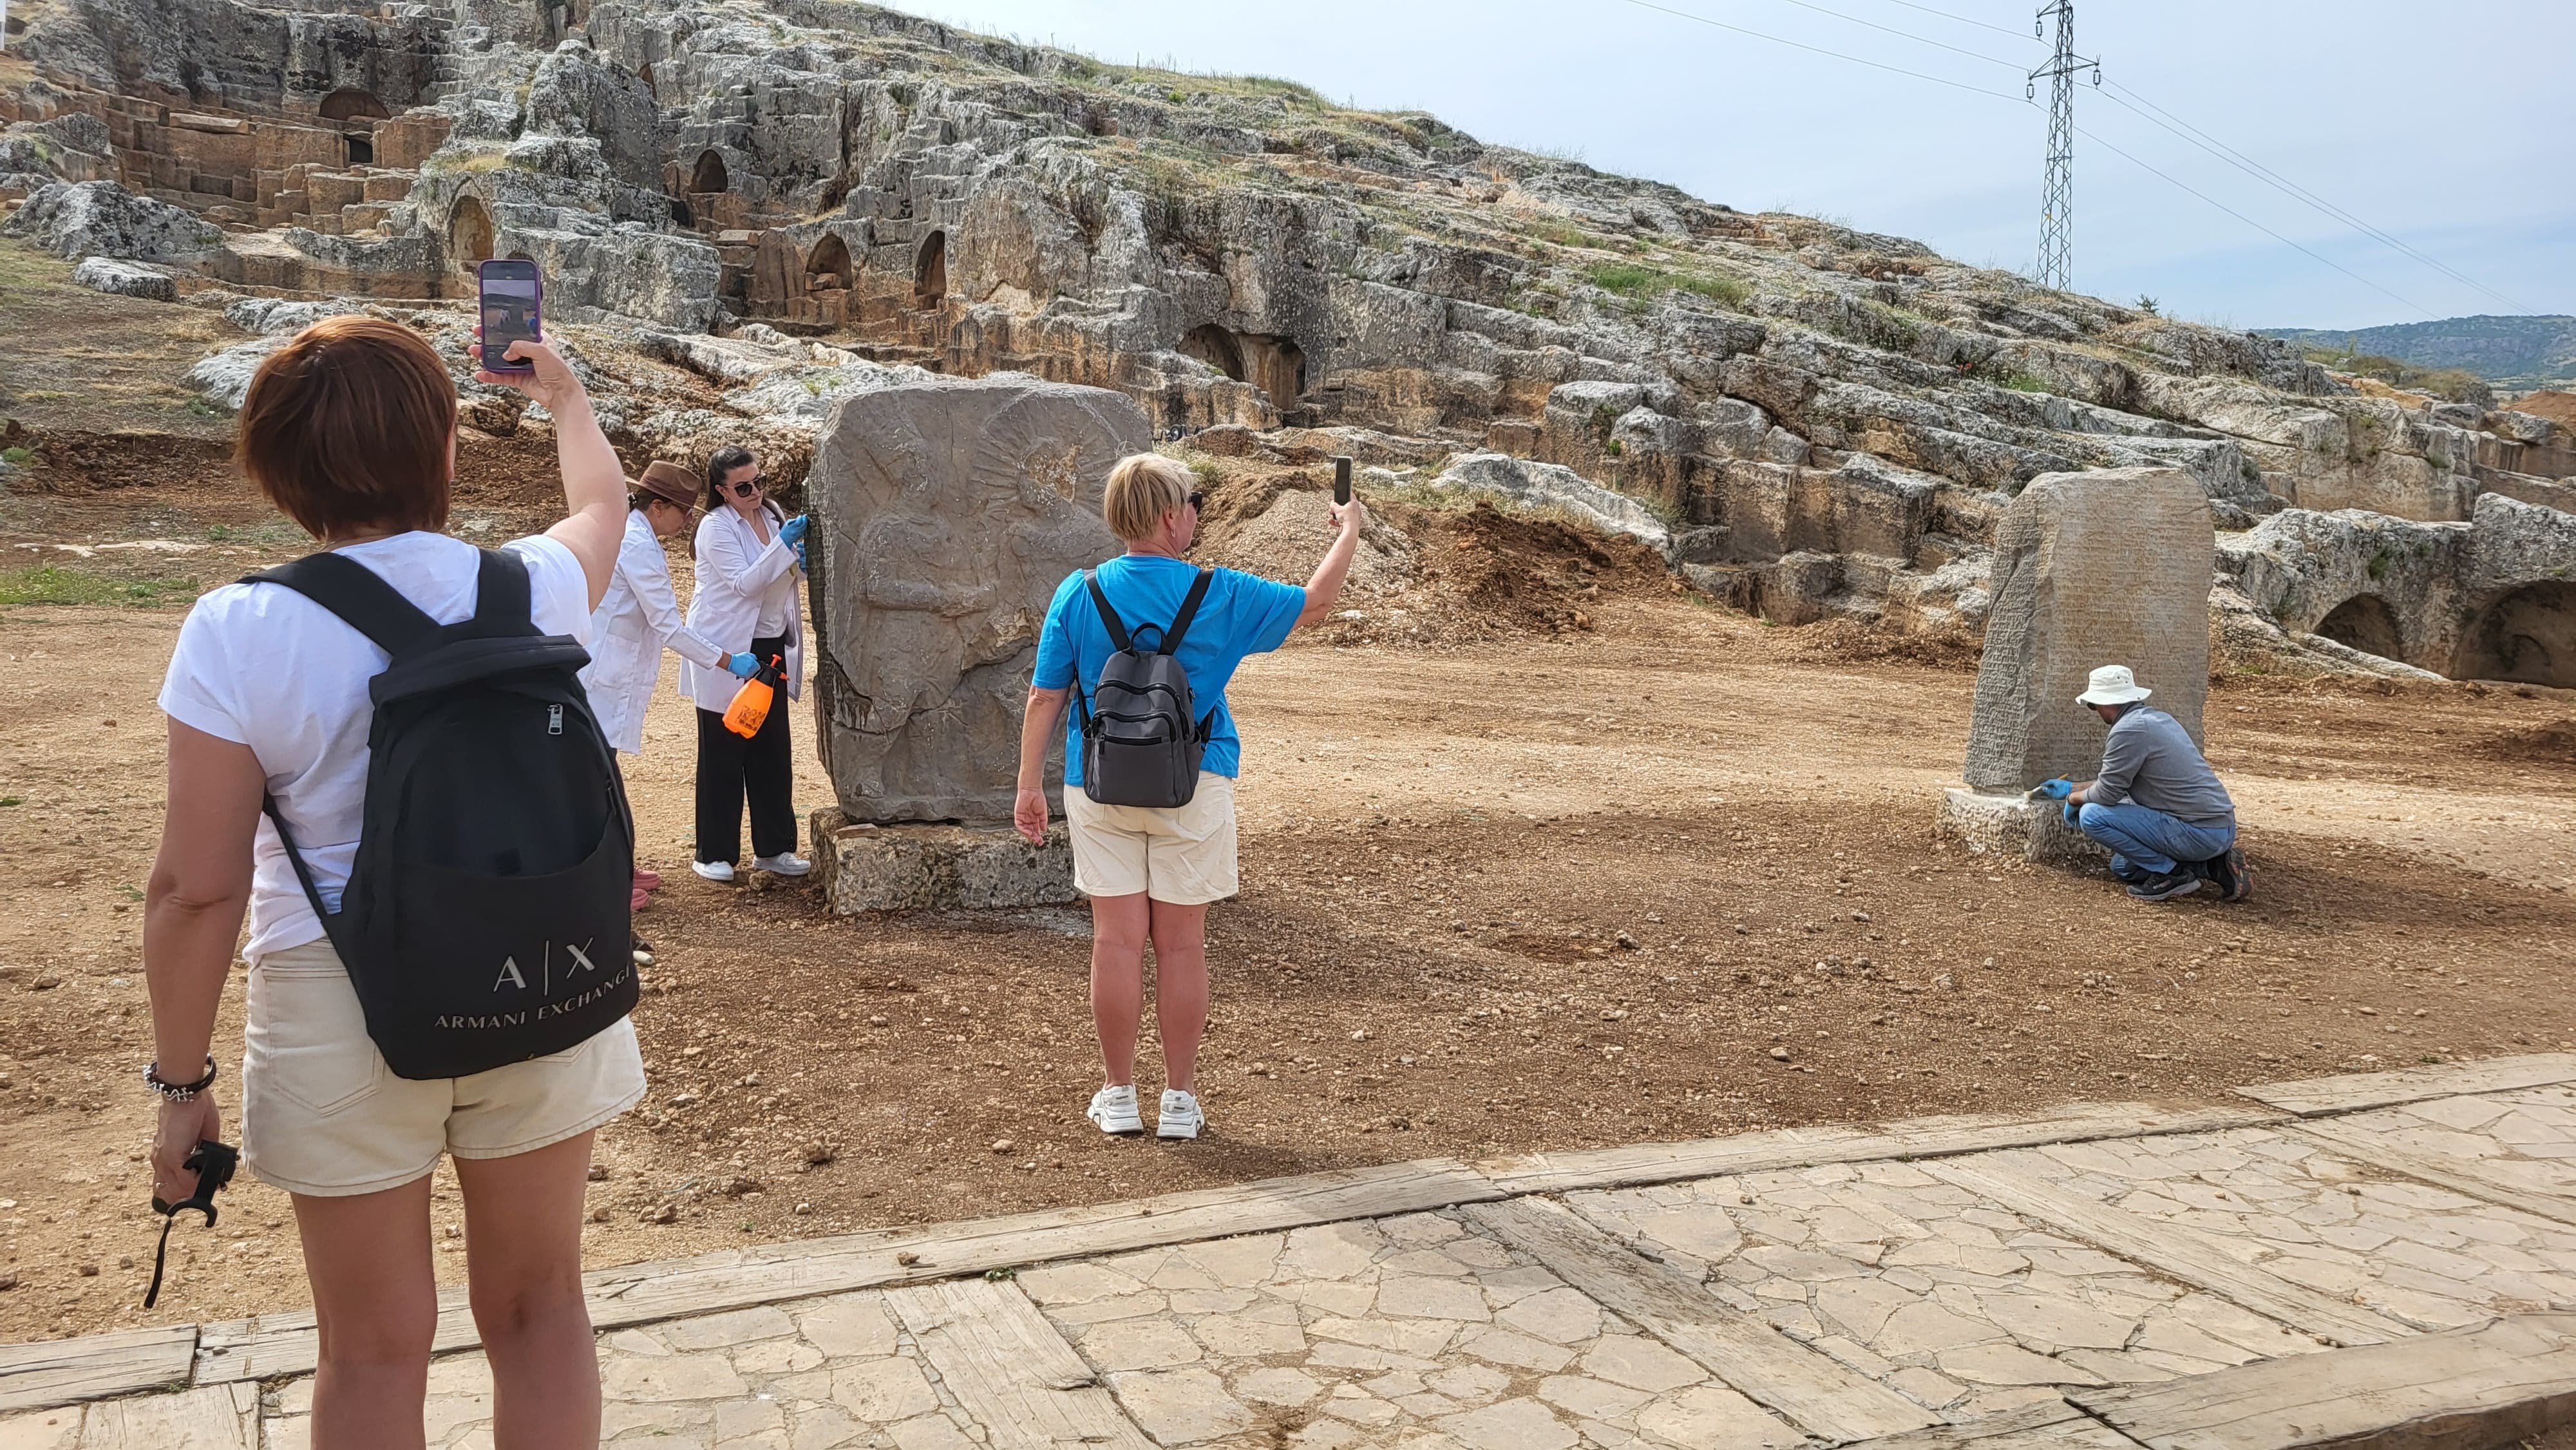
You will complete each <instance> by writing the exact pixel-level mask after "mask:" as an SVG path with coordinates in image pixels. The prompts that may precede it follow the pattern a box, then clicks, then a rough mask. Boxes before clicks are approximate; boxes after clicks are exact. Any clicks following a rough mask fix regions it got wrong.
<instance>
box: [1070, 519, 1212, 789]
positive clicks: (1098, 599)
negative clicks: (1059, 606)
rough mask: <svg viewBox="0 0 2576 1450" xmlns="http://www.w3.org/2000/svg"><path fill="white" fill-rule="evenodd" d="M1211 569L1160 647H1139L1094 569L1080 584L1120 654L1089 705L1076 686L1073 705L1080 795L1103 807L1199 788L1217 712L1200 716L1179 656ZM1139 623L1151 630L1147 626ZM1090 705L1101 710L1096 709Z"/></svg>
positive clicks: (1104, 669)
mask: <svg viewBox="0 0 2576 1450" xmlns="http://www.w3.org/2000/svg"><path fill="white" fill-rule="evenodd" d="M1215 578H1216V571H1215V570H1214V569H1206V568H1202V569H1201V570H1199V577H1198V578H1196V579H1194V580H1192V581H1190V592H1189V593H1188V594H1186V595H1184V596H1183V597H1182V599H1181V611H1180V613H1178V614H1175V615H1173V616H1172V623H1171V627H1170V628H1168V629H1165V630H1164V631H1163V632H1162V645H1161V647H1160V648H1158V649H1156V650H1153V651H1152V652H1150V653H1139V652H1138V651H1137V649H1136V646H1135V642H1134V641H1133V640H1132V639H1130V638H1129V637H1128V634H1127V627H1126V626H1125V625H1124V624H1121V623H1120V622H1119V620H1118V611H1117V610H1115V609H1112V608H1110V607H1109V596H1108V595H1107V594H1105V593H1103V592H1101V588H1100V578H1099V576H1098V575H1097V574H1095V573H1093V572H1092V571H1091V570H1089V569H1085V570H1083V571H1082V582H1083V584H1084V585H1086V586H1087V587H1088V588H1089V589H1090V590H1091V603H1092V605H1093V607H1094V608H1097V609H1098V610H1099V611H1100V622H1101V623H1102V624H1104V625H1106V626H1108V628H1109V642H1110V643H1111V644H1112V645H1114V646H1116V647H1117V652H1116V653H1115V654H1112V655H1111V656H1110V657H1109V660H1108V662H1107V663H1106V664H1103V665H1102V666H1101V667H1100V682H1099V683H1098V684H1097V685H1095V686H1093V688H1092V692H1091V694H1092V703H1085V702H1084V700H1083V698H1082V691H1081V689H1080V687H1079V685H1077V687H1076V688H1075V690H1074V705H1075V708H1076V710H1078V711H1079V712H1080V718H1081V723H1082V793H1083V794H1084V795H1087V796H1089V797H1091V798H1092V799H1093V800H1095V801H1097V802H1099V803H1100V804H1102V805H1104V806H1151V807H1155V808H1158V809H1168V808H1170V807H1172V806H1185V805H1188V804H1189V803H1190V797H1191V796H1193V795H1195V794H1197V793H1198V788H1199V757H1200V756H1201V755H1202V754H1204V753H1206V751H1207V738H1208V731H1209V730H1210V729H1211V728H1212V727H1213V726H1214V725H1215V724H1216V712H1215V711H1214V710H1210V711H1208V712H1207V715H1206V716H1205V717H1204V718H1201V717H1199V716H1198V714H1197V712H1196V710H1195V708H1194V702H1193V701H1192V700H1191V698H1190V677H1189V676H1188V675H1186V674H1183V673H1182V672H1181V662H1180V660H1179V659H1177V658H1175V656H1176V655H1177V653H1178V652H1179V650H1180V647H1181V641H1182V639H1183V638H1185V637H1186V636H1187V635H1188V634H1189V632H1190V621H1191V620H1193V619H1195V618H1197V617H1198V612H1199V602H1200V601H1201V600H1204V599H1206V598H1207V592H1208V585H1209V583H1210V582H1211V581H1213V580H1214V579H1215ZM1140 628H1152V626H1150V625H1145V626H1140ZM1093 704H1096V705H1097V708H1096V709H1095V708H1093Z"/></svg>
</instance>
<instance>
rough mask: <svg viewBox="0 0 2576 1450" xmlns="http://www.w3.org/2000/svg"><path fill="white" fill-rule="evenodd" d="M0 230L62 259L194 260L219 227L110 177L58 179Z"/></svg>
mask: <svg viewBox="0 0 2576 1450" xmlns="http://www.w3.org/2000/svg"><path fill="white" fill-rule="evenodd" d="M0 234H6V235H8V236H13V237H25V238H27V239H28V240H29V241H32V242H34V243H35V244H36V245H37V246H40V247H42V248H44V249H45V250H46V251H49V252H51V253H53V254H54V255H55V256H57V257H62V258H65V259H70V258H76V257H118V258H124V259H126V260H130V261H139V262H194V261H199V260H202V259H204V258H205V257H206V256H208V255H209V254H211V253H212V252H213V251H214V249H215V247H216V245H217V244H219V243H220V242H221V241H222V240H223V233H222V232H221V231H220V230H218V229H217V228H215V227H214V226H212V225H210V224H209V223H207V222H204V221H200V220H199V219H198V218H197V217H196V215H195V214H194V213H191V212H188V211H185V210H183V209H181V208H179V207H175V206H172V205H170V204H169V203H168V202H164V201H155V200H153V199H152V198H150V197H148V196H136V195H135V194H134V193H133V192H130V191H127V190H126V189H125V188H124V187H122V186H119V185H117V184H116V183H115V182H113V181H82V182H58V183H56V184H54V185H52V186H48V187H46V188H44V189H43V190H41V191H39V192H37V193H36V194H35V195H33V196H30V197H28V198H27V201H26V204H25V205H23V206H21V207H19V208H18V214H17V215H15V216H13V217H11V218H9V224H8V225H7V226H5V227H0Z"/></svg>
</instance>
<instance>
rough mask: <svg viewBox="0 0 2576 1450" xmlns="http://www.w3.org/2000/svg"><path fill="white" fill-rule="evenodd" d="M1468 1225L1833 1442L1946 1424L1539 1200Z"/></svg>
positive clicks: (1512, 1204)
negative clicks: (1477, 1226)
mask: <svg viewBox="0 0 2576 1450" xmlns="http://www.w3.org/2000/svg"><path fill="white" fill-rule="evenodd" d="M1467 1212H1468V1214H1469V1216H1470V1217H1472V1218H1473V1219H1474V1220H1475V1221H1476V1222H1477V1223H1479V1224H1481V1225H1483V1226H1484V1227H1485V1228H1487V1229H1490V1230H1492V1231H1493V1233H1494V1234H1495V1235H1497V1236H1498V1237H1500V1238H1501V1239H1502V1240H1503V1241H1504V1242H1505V1243H1508V1244H1510V1245H1511V1246H1512V1247H1513V1248H1516V1249H1519V1250H1520V1251H1521V1252H1523V1253H1525V1254H1528V1255H1529V1256H1530V1257H1532V1258H1534V1259H1537V1260H1538V1261H1539V1262H1540V1263H1542V1264H1545V1265H1546V1266H1547V1267H1548V1269H1549V1271H1550V1272H1552V1273H1554V1274H1555V1275H1556V1276H1557V1277H1558V1278H1560V1279H1563V1280H1564V1281H1565V1282H1567V1283H1568V1284H1571V1285H1573V1286H1574V1287H1575V1288H1576V1289H1579V1290H1581V1291H1582V1292H1583V1293H1584V1294H1585V1295H1587V1296H1589V1297H1590V1298H1591V1299H1592V1300H1593V1302H1595V1303H1597V1304H1599V1305H1600V1306H1601V1307H1602V1308H1604V1309H1608V1310H1610V1311H1611V1312H1612V1313H1615V1314H1618V1315H1620V1316H1622V1317H1624V1318H1626V1319H1630V1320H1633V1321H1634V1322H1636V1323H1637V1324H1638V1325H1639V1326H1640V1327H1642V1328H1643V1329H1644V1330H1645V1331H1646V1332H1647V1333H1649V1334H1651V1335H1653V1336H1655V1337H1656V1338H1657V1339H1660V1340H1662V1341H1664V1342H1665V1343H1666V1344H1669V1345H1671V1346H1672V1347H1673V1348H1674V1349H1677V1350H1679V1351H1681V1352H1682V1353H1683V1354H1685V1355H1688V1356H1689V1357H1690V1358H1691V1359H1692V1360H1694V1361H1696V1362H1698V1364H1699V1365H1700V1366H1701V1367H1702V1368H1704V1369H1706V1370H1707V1371H1708V1372H1709V1373H1711V1374H1713V1375H1716V1376H1717V1377H1718V1378H1719V1379H1720V1380H1723V1381H1725V1382H1726V1383H1727V1384H1729V1385H1732V1386H1733V1387H1734V1388H1736V1389H1737V1390H1740V1391H1742V1392H1743V1393H1744V1394H1746V1395H1748V1396H1750V1397H1752V1398H1753V1399H1754V1400H1756V1401H1759V1402H1760V1403H1762V1404H1764V1405H1767V1406H1769V1407H1770V1408H1771V1409H1773V1410H1776V1411H1778V1412H1779V1413H1780V1414H1781V1415H1783V1416H1785V1417H1787V1419H1788V1420H1789V1422H1790V1423H1791V1424H1793V1425H1795V1426H1797V1427H1798V1428H1799V1429H1801V1430H1804V1431H1806V1432H1807V1433H1809V1434H1811V1435H1814V1436H1816V1437H1818V1438H1820V1439H1823V1440H1827V1441H1842V1440H1860V1439H1866V1438H1868V1437H1870V1436H1873V1435H1892V1434H1895V1433H1897V1432H1899V1431H1903V1430H1915V1429H1920V1428H1922V1427H1923V1426H1926V1425H1931V1424H1936V1423H1938V1422H1939V1420H1940V1418H1941V1417H1940V1416H1938V1415H1936V1414H1934V1413H1932V1412H1931V1411H1929V1410H1926V1409H1924V1408H1923V1407H1922V1406H1921V1405H1918V1404H1916V1403H1914V1402H1913V1401H1912V1400H1909V1399H1907V1398H1905V1397H1904V1396H1903V1395H1900V1394H1898V1393H1897V1392H1896V1391H1894V1390H1892V1389H1889V1388H1888V1387H1887V1386H1885V1385H1882V1384H1880V1383H1879V1382H1878V1381H1876V1380H1873V1379H1870V1378H1867V1377H1866V1376H1864V1375H1862V1374H1861V1373H1860V1372H1859V1371H1857V1370H1854V1369H1851V1368H1849V1367H1847V1366H1845V1365H1843V1364H1841V1363H1840V1362H1838V1361H1836V1360H1832V1359H1828V1358H1826V1357H1825V1356H1823V1355H1821V1354H1818V1353H1816V1352H1815V1351H1813V1350H1810V1349H1808V1348H1806V1347H1805V1346H1803V1345H1801V1344H1799V1343H1797V1342H1796V1341H1794V1340H1792V1339H1790V1338H1789V1337H1788V1336H1786V1335H1784V1334H1782V1333H1780V1332H1779V1331H1778V1330H1776V1329H1773V1328H1772V1327H1771V1326H1770V1325H1768V1324H1766V1323H1764V1322H1762V1321H1761V1320H1759V1319H1756V1318H1754V1317H1753V1316H1752V1315H1750V1314H1746V1313H1743V1312H1741V1311H1739V1310H1737V1309H1734V1308H1732V1307H1731V1306H1729V1305H1727V1304H1726V1303H1724V1302H1723V1301H1721V1300H1719V1299H1718V1298H1717V1297H1716V1296H1714V1295H1712V1294H1710V1293H1709V1292H1708V1291H1707V1290H1705V1289H1703V1288H1701V1287H1700V1286H1699V1285H1698V1284H1696V1283H1694V1282H1692V1281H1691V1280H1689V1279H1685V1278H1683V1277H1682V1276H1681V1275H1679V1274H1677V1273H1675V1272H1673V1271H1672V1270H1671V1269H1668V1268H1665V1267H1664V1266H1663V1265H1661V1264H1657V1263H1651V1262H1649V1261H1647V1260H1645V1259H1642V1258H1639V1257H1638V1256H1637V1255H1636V1254H1634V1253H1631V1252H1630V1251H1629V1250H1627V1249H1626V1248H1624V1247H1622V1246H1621V1245H1620V1244H1619V1243H1618V1241H1617V1240H1615V1239H1612V1238H1611V1237H1610V1236H1608V1235H1607V1234H1604V1233H1602V1232H1601V1231H1600V1230H1599V1229H1597V1228H1594V1227H1593V1226H1592V1225H1591V1224H1589V1223H1586V1222H1584V1221H1583V1220H1582V1219H1580V1218H1577V1217H1576V1216H1575V1215H1574V1214H1573V1213H1572V1212H1570V1211H1568V1210H1567V1209H1565V1208H1564V1207H1562V1206H1561V1205H1558V1204H1555V1203H1551V1202H1549V1201H1547V1200H1546V1199H1541V1198H1515V1199H1507V1200H1505V1201H1503V1202H1500V1203H1485V1204H1478V1205H1476V1206H1475V1207H1473V1208H1470V1209H1468V1210H1467Z"/></svg>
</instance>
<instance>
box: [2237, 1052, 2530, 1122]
mask: <svg viewBox="0 0 2576 1450" xmlns="http://www.w3.org/2000/svg"><path fill="white" fill-rule="evenodd" d="M2562 1082H2576V1052H2534V1053H2528V1054H2524V1055H2522V1056H2519V1057H2490V1058H2487V1059H2486V1060H2484V1061H2482V1062H2442V1063H2433V1064H2429V1065H2427V1066H2424V1067H2401V1068H2398V1069H2397V1070H2395V1071H2394V1072H2357V1073H2349V1074H2346V1075H2344V1076H2341V1077H2311V1078H2301V1079H2298V1080H2296V1081H2294V1082H2267V1083H2257V1084H2255V1085H2254V1086H2252V1087H2242V1088H2238V1089H2237V1090H2236V1091H2237V1092H2239V1093H2241V1094H2243V1095H2244V1096H2246V1097H2249V1098H2252V1099H2254V1100H2255V1101H2256V1102H2258V1103H2269V1104H2271V1105H2272V1106H2273V1107H2276V1108H2279V1109H2281V1110H2282V1111H2283V1112H2287V1113H2296V1114H2298V1115H2299V1116H2300V1117H2302V1118H2313V1117H2317V1116H2319V1115H2320V1114H2324V1113H2354V1112H2359V1111H2361V1110H2362V1109H2364V1108H2393V1107H2396V1106H2397V1105H2399V1104H2401V1103H2421V1102H2429V1101H2431V1100H2432V1099H2434V1098H2453V1097H2458V1096H2459V1095H2460V1094H2462V1093H2502V1092H2512V1091H2514V1090H2516V1089H2518V1088H2533V1087H2547V1086H2549V1085H2550V1084H2552V1083H2562Z"/></svg>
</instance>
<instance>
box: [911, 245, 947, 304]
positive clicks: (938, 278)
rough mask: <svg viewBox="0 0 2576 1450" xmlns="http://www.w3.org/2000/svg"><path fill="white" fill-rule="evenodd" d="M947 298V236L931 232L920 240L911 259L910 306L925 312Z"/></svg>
mask: <svg viewBox="0 0 2576 1450" xmlns="http://www.w3.org/2000/svg"><path fill="white" fill-rule="evenodd" d="M947 296H948V234H947V233H946V232H932V233H931V234H930V235H929V236H926V237H924V238H922V239H921V250H920V251H919V252H918V253H916V254H914V256H913V259H912V305H913V306H914V307H916V308H919V309H921V310H922V311H925V312H927V311H929V310H931V309H933V308H936V307H937V306H939V304H940V303H941V302H942V301H943V300H945V299H946V298H947Z"/></svg>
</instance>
